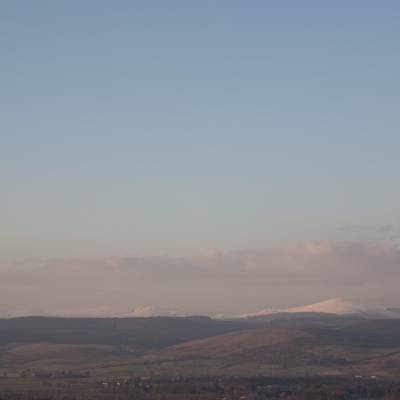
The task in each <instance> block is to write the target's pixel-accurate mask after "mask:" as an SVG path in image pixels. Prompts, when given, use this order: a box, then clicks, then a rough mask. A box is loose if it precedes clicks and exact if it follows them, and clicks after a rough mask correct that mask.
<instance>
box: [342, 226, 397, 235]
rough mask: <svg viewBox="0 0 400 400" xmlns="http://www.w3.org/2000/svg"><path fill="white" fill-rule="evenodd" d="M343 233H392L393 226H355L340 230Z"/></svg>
mask: <svg viewBox="0 0 400 400" xmlns="http://www.w3.org/2000/svg"><path fill="white" fill-rule="evenodd" d="M340 230H341V231H343V232H357V233H366V232H393V231H394V227H393V225H358V226H357V225H355V226H345V227H343V228H341V229H340Z"/></svg>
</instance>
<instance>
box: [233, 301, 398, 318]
mask: <svg viewBox="0 0 400 400" xmlns="http://www.w3.org/2000/svg"><path fill="white" fill-rule="evenodd" d="M307 316H308V317H310V318H311V317H312V318H321V317H324V318H329V317H332V318H333V317H337V316H358V317H362V318H366V319H370V318H400V313H399V312H398V311H396V309H372V308H368V307H365V306H363V305H360V304H356V303H354V302H352V301H349V300H345V299H339V298H337V299H330V300H326V301H322V302H319V303H314V304H310V305H306V306H301V307H292V308H285V309H280V310H273V309H264V310H261V311H258V312H254V313H247V314H239V315H235V316H232V317H230V318H229V319H232V320H234V319H236V320H246V321H253V322H264V321H271V320H273V319H276V318H303V317H307Z"/></svg>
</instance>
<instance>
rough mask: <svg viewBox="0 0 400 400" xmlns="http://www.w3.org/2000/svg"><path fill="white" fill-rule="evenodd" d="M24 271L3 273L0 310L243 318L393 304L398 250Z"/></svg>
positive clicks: (300, 248) (339, 246) (245, 254)
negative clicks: (325, 303)
mask: <svg viewBox="0 0 400 400" xmlns="http://www.w3.org/2000/svg"><path fill="white" fill-rule="evenodd" d="M28 264H29V260H26V261H24V263H23V268H19V267H18V266H17V265H15V266H14V267H13V268H9V269H6V270H0V307H1V308H2V309H5V308H9V309H13V310H17V309H28V308H31V309H32V308H34V309H37V310H48V311H51V310H52V309H53V310H54V309H57V308H58V309H60V308H79V307H80V308H90V307H130V308H134V307H135V306H137V305H139V304H148V305H156V306H162V307H170V308H176V309H182V310H188V311H191V310H193V312H205V313H207V312H209V313H213V312H217V311H220V310H228V311H233V312H242V311H254V310H257V309H258V308H260V309H262V308H268V307H286V306H296V305H300V304H306V303H307V302H308V301H310V302H311V301H319V300H323V299H326V298H327V297H353V298H354V296H357V297H360V298H368V297H370V296H371V294H373V295H374V296H375V297H379V296H381V298H385V296H386V297H388V296H389V297H390V299H389V298H388V301H394V300H396V299H397V297H396V296H398V295H397V294H396V289H395V288H396V285H395V283H396V284H398V283H400V251H399V249H398V247H396V246H395V245H387V244H386V245H374V246H368V245H365V244H361V243H356V242H329V241H325V242H314V241H310V242H305V243H300V244H294V245H290V246H286V247H281V248H273V249H253V250H242V251H235V252H230V253H226V254H222V253H218V252H209V253H205V254H202V255H197V256H191V257H183V258H171V257H138V256H134V257H107V258H101V257H85V258H76V259H73V258H71V259H48V260H41V266H39V267H38V261H37V260H32V268H28V267H29V265H28ZM387 288H390V289H389V290H387ZM398 300H400V298H398ZM392 305H393V304H392ZM6 306H7V307H6Z"/></svg>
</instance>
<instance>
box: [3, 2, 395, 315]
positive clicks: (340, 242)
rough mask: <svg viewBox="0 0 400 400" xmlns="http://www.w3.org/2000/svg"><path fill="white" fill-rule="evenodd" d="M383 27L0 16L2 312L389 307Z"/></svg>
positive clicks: (391, 253)
mask: <svg viewBox="0 0 400 400" xmlns="http://www.w3.org/2000/svg"><path fill="white" fill-rule="evenodd" d="M399 18H400V3H399V2H398V1H397V0H396V1H394V0H393V1H391V0H385V1H381V2H377V1H370V0H354V1H351V2H349V1H344V0H335V1H325V2H321V1H312V0H305V1H302V2H299V1H294V0H285V1H277V0H275V1H274V0H271V1H259V0H252V1H247V2H243V1H236V0H220V1H211V0H202V1H197V2H195V1H178V0H171V1H168V2H166V1H161V0H159V1H156V0H146V1H124V0H120V1H113V2H111V1H102V0H97V1H90V0H87V1H76V0H71V1H68V2H67V1H65V2H52V1H45V0H40V1H39V0H34V1H28V0H20V1H9V0H4V1H2V2H0V49H1V74H0V87H1V90H0V184H1V189H2V190H1V197H0V221H1V223H0V243H1V245H0V246H1V251H0V310H27V309H30V308H34V309H35V310H50V308H51V307H57V308H60V309H61V308H79V307H100V306H108V305H110V306H121V305H122V304H123V305H127V304H129V305H130V306H135V305H138V304H152V305H163V306H166V307H175V308H185V307H184V306H186V307H189V308H191V309H193V310H196V312H211V311H217V310H228V311H233V310H238V311H241V312H245V311H252V310H253V308H267V307H269V306H272V307H289V306H295V305H302V304H304V303H306V302H313V301H318V300H325V299H326V298H327V297H339V296H340V297H342V296H343V297H346V298H349V297H350V298H353V297H354V298H357V299H360V300H362V301H376V302H380V303H382V304H386V305H396V304H397V305H399V304H400V295H399V294H397V291H396V288H397V286H398V284H400V255H399V253H400V250H399V243H400V213H399V208H398V205H399V204H400V179H399V178H400V173H399V171H400V157H399V148H400V135H399V128H400V123H399V118H398V115H399V111H400V110H399V104H400V102H399V97H400V79H399V73H398V71H399V70H400V46H399V38H400V26H399V23H398V21H399ZM294 248H296V249H303V250H301V251H300V253H301V254H302V255H301V257H300V256H298V257H294V256H293V254H294V253H293V251H294V250H293V249H294ZM316 249H317V250H316ZM318 249H319V250H318ZM238 254H240V256H238ZM296 254H297V253H296ZM210 257H211V260H212V261H210ZM254 258H256V259H257V260H258V261H257V263H256V265H255V264H254V262H255V261H254ZM193 259H196V260H197V261H196V262H195V261H193ZM110 260H111V261H110ZM260 260H262V261H260ZM288 260H290V262H289V261H288ZM111 271H112V272H111ZM293 271H297V272H296V274H294V272H293ZM349 271H351V272H349ZM94 276H95V277H96V278H94ZM121 281H122V283H121ZM118 282H119V283H118ZM122 286H123V288H122ZM130 288H131V289H132V290H130ZM71 292H74V296H73V298H72V297H71V295H70V293H71ZM206 292H207V293H209V296H206V297H207V299H205V298H204V297H205V293H206ZM105 293H107V296H106V295H105Z"/></svg>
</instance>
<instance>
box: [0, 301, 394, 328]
mask: <svg viewBox="0 0 400 400" xmlns="http://www.w3.org/2000/svg"><path fill="white" fill-rule="evenodd" d="M191 315H194V313H191V312H189V311H182V310H175V309H167V308H162V307H155V306H149V305H148V306H136V307H134V308H128V307H97V308H75V309H60V310H54V311H51V312H41V311H14V312H5V311H3V312H2V313H1V314H0V318H15V317H24V316H51V317H85V318H106V317H114V318H135V317H187V316H191ZM323 315H326V316H327V315H336V316H359V317H362V318H368V319H369V318H400V308H394V307H393V308H369V307H366V306H364V305H361V304H358V303H356V302H353V301H350V300H346V299H341V298H335V299H329V300H325V301H321V302H318V303H313V304H309V305H305V306H298V307H291V308H283V309H270V308H267V309H263V310H260V311H255V312H251V313H245V314H231V315H228V314H221V313H220V314H212V315H208V316H210V317H211V318H213V319H230V320H246V321H248V322H251V321H255V322H261V321H264V320H265V321H268V320H271V319H273V318H278V317H285V316H286V317H287V316H291V317H296V316H302V317H305V316H308V317H313V316H323Z"/></svg>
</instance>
